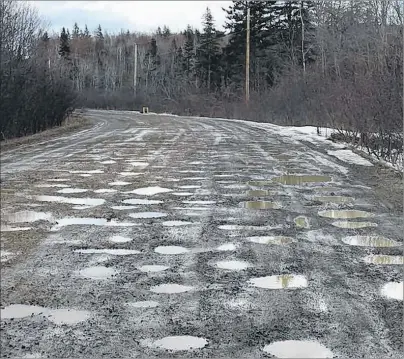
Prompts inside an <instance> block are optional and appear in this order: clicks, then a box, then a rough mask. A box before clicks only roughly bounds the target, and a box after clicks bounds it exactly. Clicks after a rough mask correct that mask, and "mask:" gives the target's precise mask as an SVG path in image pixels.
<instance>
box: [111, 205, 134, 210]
mask: <svg viewBox="0 0 404 359" xmlns="http://www.w3.org/2000/svg"><path fill="white" fill-rule="evenodd" d="M111 208H112V209H115V210H117V211H126V210H130V209H136V208H139V207H138V206H112V207H111Z"/></svg>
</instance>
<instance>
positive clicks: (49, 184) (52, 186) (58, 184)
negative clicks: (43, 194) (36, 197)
mask: <svg viewBox="0 0 404 359" xmlns="http://www.w3.org/2000/svg"><path fill="white" fill-rule="evenodd" d="M35 187H37V188H66V187H70V186H69V185H67V184H61V183H44V184H37V185H36V186H35Z"/></svg>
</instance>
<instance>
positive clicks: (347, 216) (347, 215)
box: [318, 209, 374, 219]
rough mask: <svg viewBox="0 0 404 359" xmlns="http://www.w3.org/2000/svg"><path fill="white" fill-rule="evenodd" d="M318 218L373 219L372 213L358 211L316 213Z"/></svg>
mask: <svg viewBox="0 0 404 359" xmlns="http://www.w3.org/2000/svg"><path fill="white" fill-rule="evenodd" d="M318 215H319V216H320V217H325V218H334V219H355V218H369V217H374V214H373V213H370V212H365V211H358V210H353V209H352V210H330V211H320V212H318Z"/></svg>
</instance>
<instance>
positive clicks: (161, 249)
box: [154, 246, 189, 254]
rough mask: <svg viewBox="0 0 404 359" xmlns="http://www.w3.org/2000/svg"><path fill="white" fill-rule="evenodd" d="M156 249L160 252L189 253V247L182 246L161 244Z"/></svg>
mask: <svg viewBox="0 0 404 359" xmlns="http://www.w3.org/2000/svg"><path fill="white" fill-rule="evenodd" d="M154 251H155V252H156V253H160V254H183V253H188V252H189V249H187V248H184V247H180V246H159V247H156V248H155V249H154Z"/></svg>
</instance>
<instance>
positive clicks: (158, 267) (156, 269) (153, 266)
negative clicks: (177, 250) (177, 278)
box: [138, 252, 184, 273]
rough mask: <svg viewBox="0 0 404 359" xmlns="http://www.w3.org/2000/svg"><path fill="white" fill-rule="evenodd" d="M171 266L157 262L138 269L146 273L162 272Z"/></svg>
mask: <svg viewBox="0 0 404 359" xmlns="http://www.w3.org/2000/svg"><path fill="white" fill-rule="evenodd" d="M182 253H184V252H182ZM169 268H170V267H167V266H162V265H157V264H151V265H144V266H141V267H138V269H139V270H140V271H141V272H145V273H153V272H162V271H165V270H167V269H169Z"/></svg>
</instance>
